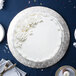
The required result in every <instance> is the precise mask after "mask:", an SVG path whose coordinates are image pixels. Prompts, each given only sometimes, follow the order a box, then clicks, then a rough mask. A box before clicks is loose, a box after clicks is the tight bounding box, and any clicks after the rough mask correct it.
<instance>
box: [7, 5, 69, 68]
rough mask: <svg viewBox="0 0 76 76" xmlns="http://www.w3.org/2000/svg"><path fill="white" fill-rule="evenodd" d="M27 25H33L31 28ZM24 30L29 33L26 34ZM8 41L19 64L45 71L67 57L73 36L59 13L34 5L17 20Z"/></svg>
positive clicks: (14, 20) (14, 21)
mask: <svg viewBox="0 0 76 76" xmlns="http://www.w3.org/2000/svg"><path fill="white" fill-rule="evenodd" d="M31 23H32V24H34V26H33V25H32V24H31ZM26 25H27V26H30V25H32V26H30V28H28V27H26ZM22 26H25V27H24V28H22ZM18 28H19V29H18ZM27 28H28V29H29V30H28V29H27ZM21 30H22V31H23V32H24V31H25V30H26V31H25V33H23V32H22V31H21ZM31 31H32V33H31ZM17 34H18V36H17ZM23 35H24V36H25V35H26V36H25V37H24V36H23ZM7 39H8V45H9V48H10V51H11V53H12V54H13V56H14V57H15V58H16V59H17V60H18V61H19V62H21V63H22V64H24V65H26V66H28V67H32V68H46V67H49V66H52V65H54V64H55V63H57V62H58V61H59V60H60V59H61V58H62V57H63V56H64V54H65V53H66V51H67V48H68V45H69V41H70V34H69V29H68V27H67V24H66V22H65V21H64V19H63V18H62V17H61V16H60V15H59V14H58V13H57V12H55V11H54V10H52V9H50V8H46V7H41V6H35V7H30V8H27V9H24V10H23V11H21V12H20V13H19V14H17V15H16V16H15V17H14V19H13V20H12V21H11V23H10V26H9V29H8V34H7ZM21 40H22V41H23V42H21ZM16 41H18V42H17V43H16ZM19 41H20V42H19Z"/></svg>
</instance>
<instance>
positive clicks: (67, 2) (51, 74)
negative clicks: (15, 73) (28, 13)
mask: <svg viewBox="0 0 76 76" xmlns="http://www.w3.org/2000/svg"><path fill="white" fill-rule="evenodd" d="M29 1H30V2H29ZM29 3H30V4H29ZM39 5H42V6H46V7H49V8H52V9H54V10H56V11H57V12H58V13H60V14H61V15H62V16H63V18H64V19H65V20H66V22H67V24H68V27H69V29H70V34H71V40H70V45H69V48H68V51H67V53H66V55H65V56H64V57H63V58H62V60H60V61H59V62H58V63H57V64H55V65H53V66H51V67H49V68H46V69H44V70H41V69H32V68H28V67H26V66H24V65H22V64H20V63H19V62H18V61H17V60H16V59H15V58H14V57H13V56H12V54H11V52H10V50H9V48H8V46H7V30H8V27H9V23H10V22H11V20H12V18H13V17H14V16H15V15H16V14H17V13H19V12H20V11H21V10H23V9H25V8H27V7H30V6H39ZM0 23H1V24H2V25H3V26H4V28H5V31H6V36H5V38H4V40H3V42H2V43H0V59H2V58H4V59H9V60H11V61H12V62H13V63H17V66H18V67H19V68H20V69H22V70H24V71H26V72H27V73H28V76H55V72H56V70H57V69H58V68H59V67H60V66H63V65H71V66H73V67H74V68H76V48H75V47H73V42H74V41H75V40H74V35H73V34H74V30H75V28H76V0H36V2H34V1H33V0H5V6H4V9H3V10H0Z"/></svg>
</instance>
